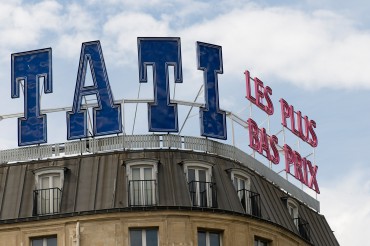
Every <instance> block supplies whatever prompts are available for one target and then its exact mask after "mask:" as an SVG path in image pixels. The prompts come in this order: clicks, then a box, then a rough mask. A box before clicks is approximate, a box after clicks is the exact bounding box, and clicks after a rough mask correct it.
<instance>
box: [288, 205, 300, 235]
mask: <svg viewBox="0 0 370 246" xmlns="http://www.w3.org/2000/svg"><path fill="white" fill-rule="evenodd" d="M287 208H288V212H289V214H290V216H291V217H292V219H293V220H294V224H295V225H296V227H297V228H298V223H299V214H298V203H297V202H296V201H294V200H293V199H291V198H288V200H287Z"/></svg>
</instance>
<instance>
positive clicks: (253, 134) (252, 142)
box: [248, 118, 260, 151]
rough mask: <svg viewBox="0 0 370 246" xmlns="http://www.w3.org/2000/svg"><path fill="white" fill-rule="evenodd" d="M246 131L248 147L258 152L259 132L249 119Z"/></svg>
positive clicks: (253, 122)
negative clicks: (247, 132) (247, 131)
mask: <svg viewBox="0 0 370 246" xmlns="http://www.w3.org/2000/svg"><path fill="white" fill-rule="evenodd" d="M248 130H249V147H251V148H252V149H254V150H255V151H259V149H260V148H259V145H260V140H259V137H258V135H259V130H258V125H257V123H256V122H255V121H254V120H252V119H251V118H249V119H248Z"/></svg>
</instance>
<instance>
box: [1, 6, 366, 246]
mask: <svg viewBox="0 0 370 246" xmlns="http://www.w3.org/2000/svg"><path fill="white" fill-rule="evenodd" d="M369 10H370V4H369V3H368V2H367V1H365V0H357V1H344V0H340V1H334V0H323V1H317V0H306V1H289V0H282V1H269V0H265V1H243V0H228V1H219V2H218V3H217V4H215V2H214V1H193V0H177V1H165V0H152V1H140V0H139V1H128V0H108V1H98V0H85V1H27V2H26V1H24V2H22V1H20V0H13V1H3V0H1V1H0V37H1V38H0V66H1V72H0V81H2V82H1V83H2V90H1V91H0V98H1V103H2V105H3V107H0V115H4V114H10V113H18V112H22V111H23V99H11V98H10V55H11V54H12V53H16V52H21V51H28V50H34V49H40V48H46V47H52V49H53V84H54V92H53V94H46V95H43V96H42V104H41V107H42V108H52V107H67V106H72V100H73V93H74V87H75V83H76V76H77V68H78V61H79V53H80V49H81V44H82V42H87V41H91V40H100V41H101V44H102V49H103V53H104V58H105V62H106V66H107V71H108V76H109V80H110V85H111V88H112V90H113V93H114V97H115V99H123V98H125V99H128V98H130V99H133V98H136V97H137V92H138V87H139V82H138V66H137V37H151V36H158V37H180V38H181V46H182V56H183V61H182V62H183V72H184V82H183V83H182V84H178V85H176V99H178V100H185V101H192V100H194V98H195V96H196V94H197V92H198V90H199V88H200V86H201V85H202V83H203V79H202V73H201V72H200V71H198V70H197V69H196V53H195V52H196V51H195V42H196V41H202V42H207V43H212V44H217V45H220V46H222V49H223V68H224V74H222V75H220V76H219V90H220V107H221V108H222V109H225V110H229V111H232V112H234V113H236V114H238V115H239V116H241V117H242V118H243V119H245V120H246V119H247V118H248V115H249V111H248V105H249V102H248V101H247V100H246V99H245V80H244V74H243V73H244V71H245V69H248V70H250V72H251V76H252V77H255V76H256V77H258V78H260V79H261V80H262V81H263V82H264V83H265V84H266V85H269V86H270V87H271V88H272V90H273V95H272V100H273V102H274V105H275V108H276V113H275V115H274V116H273V117H271V119H270V120H271V124H272V125H273V127H272V128H273V129H272V131H278V129H280V128H281V125H280V121H281V120H280V116H279V112H280V110H279V99H280V98H284V99H286V100H287V101H288V102H289V103H290V104H292V105H294V106H295V108H296V109H297V110H301V111H302V113H303V114H304V115H307V116H308V117H309V118H311V119H314V120H315V121H316V123H317V128H316V132H317V135H318V138H319V145H318V147H317V148H316V150H315V153H316V155H315V161H316V165H318V166H319V170H318V182H319V185H320V189H321V194H320V195H319V196H318V199H319V200H320V202H321V212H322V213H323V214H324V215H325V216H326V218H327V219H328V221H329V224H330V225H331V227H332V230H334V231H335V235H336V236H337V238H338V240H339V242H340V243H341V245H361V244H362V243H364V242H365V241H366V239H365V236H364V235H363V228H370V178H369V175H370V167H369V165H368V162H369V161H368V158H367V157H368V156H367V153H368V147H369V141H368V139H369V137H370V71H369V68H370V15H368V12H369ZM171 86H173V85H171ZM171 91H173V87H172V88H171ZM140 97H141V98H152V97H153V86H152V84H151V83H147V84H143V85H142V86H141V94H140ZM202 100H203V101H204V97H201V98H199V100H198V102H202ZM133 110H134V106H133V105H129V106H128V108H127V109H125V114H126V115H125V123H126V124H125V125H126V129H125V130H126V133H131V131H132V122H133V117H132V114H133ZM187 110H188V108H185V109H181V111H180V116H179V118H180V122H181V120H183V119H184V115H185V114H186V113H187ZM253 112H254V115H253V117H255V118H256V119H258V120H259V119H260V118H261V117H262V116H261V115H260V113H259V112H258V109H257V108H254V109H253ZM146 114H147V113H146V105H139V113H138V115H139V118H138V120H137V122H136V126H135V133H136V134H140V133H147V119H146ZM191 116H192V118H191V119H190V120H189V124H187V125H186V127H185V128H184V132H183V133H182V134H191V135H199V131H198V129H196V131H195V132H194V127H192V126H193V124H192V122H194V124H198V115H197V113H196V111H194V112H193V113H192V114H191ZM261 121H262V118H261ZM60 122H63V124H61V123H60ZM64 122H65V113H54V114H50V115H48V142H49V143H55V142H65V141H66V130H65V128H66V126H65V124H64ZM279 127H280V128H279ZM229 128H230V124H229ZM0 131H1V133H2V134H1V136H0V148H1V149H6V148H13V147H16V145H17V129H16V119H10V120H3V121H1V122H0ZM236 132H237V134H236V136H235V142H236V144H237V145H238V146H239V147H240V148H241V149H243V150H245V151H246V152H248V153H249V152H251V150H250V148H249V147H248V134H247V131H246V130H245V129H241V128H240V127H239V128H238V127H237V129H236ZM230 141H231V137H230V131H229V140H228V143H230ZM279 141H280V137H279ZM293 144H294V143H291V145H292V146H293ZM301 146H303V147H302V149H303V150H302V151H305V149H304V148H306V147H304V146H305V143H301ZM282 168H283V162H282V161H281V162H280V166H279V167H275V170H276V171H278V170H279V169H282ZM354 211H356V213H355V212H354Z"/></svg>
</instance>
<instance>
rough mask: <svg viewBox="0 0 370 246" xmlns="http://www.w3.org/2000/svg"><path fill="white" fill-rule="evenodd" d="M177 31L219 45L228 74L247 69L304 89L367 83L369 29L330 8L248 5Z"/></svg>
mask: <svg viewBox="0 0 370 246" xmlns="http://www.w3.org/2000/svg"><path fill="white" fill-rule="evenodd" d="M180 33H181V36H182V37H185V38H186V39H188V38H193V37H195V38H197V39H198V40H202V41H205V42H211V43H215V44H219V45H221V46H223V47H224V48H223V56H224V63H225V64H227V67H225V71H228V72H229V73H234V74H237V73H240V72H241V71H243V70H244V69H246V68H248V69H250V70H253V71H255V72H256V74H258V75H263V76H264V77H267V78H272V77H274V78H278V79H281V80H283V81H285V82H290V83H293V84H296V85H298V86H303V87H305V88H314V87H315V88H322V87H337V88H351V87H367V88H370V73H369V72H368V68H369V67H370V45H369V43H370V34H369V33H368V32H364V31H360V30H357V29H356V28H355V27H354V24H353V23H352V22H351V20H348V19H346V18H344V17H342V16H339V15H336V14H334V13H332V12H329V11H316V12H313V13H311V14H308V13H305V12H303V11H299V10H293V9H288V8H260V7H255V6H252V5H247V6H245V7H244V8H242V9H238V10H233V11H230V12H229V13H227V14H224V15H221V16H218V17H217V18H215V19H213V20H210V21H206V22H204V23H200V24H196V25H194V26H191V27H189V28H187V29H184V30H183V31H181V32H180ZM366 54H369V55H366Z"/></svg>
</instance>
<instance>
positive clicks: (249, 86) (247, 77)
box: [244, 70, 256, 104]
mask: <svg viewBox="0 0 370 246" xmlns="http://www.w3.org/2000/svg"><path fill="white" fill-rule="evenodd" d="M244 74H245V82H246V86H247V96H246V98H247V99H248V100H249V101H251V102H252V103H254V104H256V98H254V97H253V96H252V95H251V77H250V74H249V71H248V70H245V72H244Z"/></svg>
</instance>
